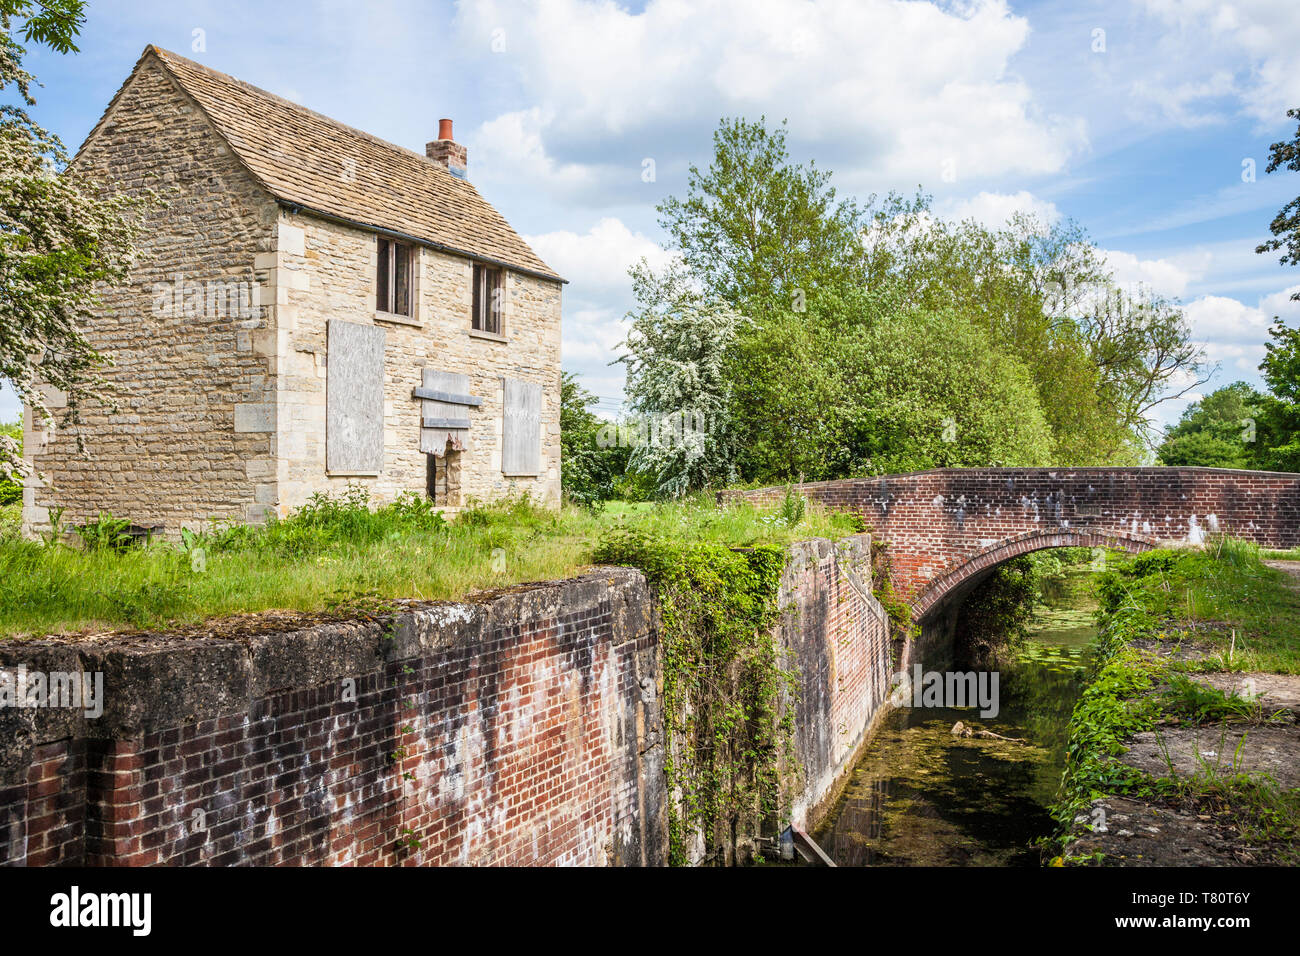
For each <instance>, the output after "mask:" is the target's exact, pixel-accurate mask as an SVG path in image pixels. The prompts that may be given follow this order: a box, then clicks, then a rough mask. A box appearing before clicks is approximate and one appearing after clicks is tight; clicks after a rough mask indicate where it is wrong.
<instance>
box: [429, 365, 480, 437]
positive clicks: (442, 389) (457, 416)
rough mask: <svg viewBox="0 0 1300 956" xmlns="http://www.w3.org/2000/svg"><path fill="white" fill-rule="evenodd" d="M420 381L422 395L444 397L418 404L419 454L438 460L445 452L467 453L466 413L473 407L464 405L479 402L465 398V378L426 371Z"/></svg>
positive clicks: (466, 396) (466, 395)
mask: <svg viewBox="0 0 1300 956" xmlns="http://www.w3.org/2000/svg"><path fill="white" fill-rule="evenodd" d="M420 378H421V385H422V386H423V389H422V390H423V391H425V392H426V393H428V394H437V395H444V396H445V400H436V399H425V400H424V401H422V402H421V406H422V407H421V410H420V417H421V419H422V421H421V427H420V451H422V452H424V454H426V455H437V456H439V457H441V456H442V455H444V454H446V452H447V449H448V448H450V449H451V450H452V451H465V450H467V449H468V448H469V415H470V410H471V409H472V408H474V407H476V406H475V405H473V404H468V403H470V402H474V403H477V402H479V401H481V399H479V398H476V397H475V396H473V395H469V394H468V392H469V376H468V375H465V374H463V373H461V372H443V371H439V370H438V369H432V368H426V369H424V370H423V371H422V372H421V375H420ZM457 399H461V401H457Z"/></svg>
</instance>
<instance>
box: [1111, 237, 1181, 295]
mask: <svg viewBox="0 0 1300 956" xmlns="http://www.w3.org/2000/svg"><path fill="white" fill-rule="evenodd" d="M1102 253H1103V255H1104V256H1105V257H1106V263H1107V265H1109V266H1110V269H1111V271H1112V272H1113V273H1114V276H1115V282H1116V283H1118V285H1119V286H1120V287H1121V288H1124V289H1134V288H1136V287H1138V286H1142V287H1144V288H1147V289H1150V290H1151V291H1153V292H1156V293H1159V294H1160V295H1163V296H1168V297H1171V298H1177V297H1178V296H1181V295H1182V294H1183V293H1184V292H1185V291H1186V290H1187V285H1188V283H1190V282H1191V281H1192V280H1193V279H1194V278H1196V275H1197V273H1196V272H1195V271H1192V270H1190V269H1188V268H1186V267H1184V266H1181V265H1178V264H1177V263H1174V262H1172V261H1170V260H1168V259H1139V258H1138V257H1137V256H1135V255H1133V253H1131V252H1119V251H1116V250H1114V249H1105V250H1102Z"/></svg>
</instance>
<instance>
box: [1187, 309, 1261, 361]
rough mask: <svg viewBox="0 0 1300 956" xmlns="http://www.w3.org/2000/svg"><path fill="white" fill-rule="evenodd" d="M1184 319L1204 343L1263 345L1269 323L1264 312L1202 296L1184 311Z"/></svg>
mask: <svg viewBox="0 0 1300 956" xmlns="http://www.w3.org/2000/svg"><path fill="white" fill-rule="evenodd" d="M1183 315H1184V316H1185V317H1186V318H1187V322H1188V324H1189V325H1190V326H1191V327H1192V334H1193V335H1194V336H1195V337H1196V338H1197V339H1198V340H1200V341H1204V342H1220V343H1228V342H1245V341H1257V342H1261V343H1262V342H1263V341H1264V339H1265V338H1266V337H1267V336H1268V323H1269V319H1268V318H1267V317H1266V316H1265V315H1264V312H1263V311H1261V310H1260V309H1258V308H1255V307H1253V306H1249V305H1245V304H1244V303H1241V302H1238V301H1237V300H1236V299H1229V298H1226V297H1225V296H1221V295H1207V296H1202V297H1201V298H1199V299H1196V300H1195V301H1193V302H1189V303H1188V304H1187V305H1186V306H1184V307H1183ZM1223 354H1225V355H1227V353H1226V352H1225V353H1223ZM1230 357H1231V356H1230Z"/></svg>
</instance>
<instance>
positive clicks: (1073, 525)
mask: <svg viewBox="0 0 1300 956" xmlns="http://www.w3.org/2000/svg"><path fill="white" fill-rule="evenodd" d="M795 488H796V489H797V490H798V491H800V492H801V493H803V494H804V495H806V496H807V497H808V498H809V499H810V500H812V501H816V502H818V503H820V504H823V505H825V506H827V507H832V508H839V509H843V510H846V511H852V512H855V513H857V514H859V515H861V516H862V518H863V520H864V521H865V522H866V524H867V525H868V527H869V528H870V529H871V530H872V531H873V533H874V536H875V537H876V539H878V540H880V541H881V542H883V543H885V544H886V545H888V548H889V551H888V554H889V560H890V568H891V573H892V577H893V581H894V586H895V588H896V589H897V590H898V591H899V593H900V594H901V595H903V596H904V597H905V598H907V599H908V600H909V601H910V602H911V603H912V608H913V612H914V614H916V615H917V616H918V617H920V616H922V615H924V614H925V613H927V612H928V611H930V610H931V609H933V608H934V607H936V606H937V605H938V604H939V603H940V602H941V601H942V600H943V599H944V598H945V597H946V596H947V595H948V594H950V593H952V592H953V590H954V589H956V588H958V587H961V586H963V585H968V584H969V583H971V582H972V580H973V579H974V576H976V575H979V576H982V575H983V574H987V573H988V572H989V571H990V570H991V569H992V568H993V567H995V566H996V565H997V564H1000V563H1001V562H1002V561H1005V560H1008V559H1009V558H1010V557H1014V556H1016V555H1017V554H1024V553H1028V552H1029V551H1035V550H1040V549H1042V548H1050V547H1063V546H1068V545H1067V544H1061V543H1053V542H1070V543H1084V542H1086V546H1089V547H1097V546H1102V545H1101V542H1113V543H1114V545H1115V546H1118V547H1123V548H1127V549H1128V550H1132V551H1137V550H1144V549H1146V548H1150V547H1153V546H1155V545H1158V544H1174V543H1183V544H1199V543H1200V542H1201V541H1203V540H1204V537H1205V535H1206V534H1207V533H1208V534H1213V533H1216V532H1225V533H1228V534H1231V535H1233V536H1235V537H1239V538H1245V539H1247V540H1249V541H1254V542H1257V543H1258V544H1261V545H1264V546H1267V547H1273V548H1291V547H1295V546H1297V545H1300V474H1291V473H1283V472H1260V471H1236V470H1231V469H1224V468H1163V467H1156V468H943V469H936V470H933V471H920V472H911V473H909V474H903V475H882V476H879V477H875V478H850V479H844V480H840V481H823V482H807V483H803V484H799V485H795ZM784 494H785V488H784V487H771V488H758V489H753V490H734V491H723V492H721V493H720V494H719V499H720V500H721V501H740V500H748V501H754V502H765V503H773V502H778V501H780V500H781V498H782V497H783V496H784ZM1094 542H1096V543H1094Z"/></svg>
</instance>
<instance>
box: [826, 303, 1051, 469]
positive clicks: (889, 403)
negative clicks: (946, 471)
mask: <svg viewBox="0 0 1300 956" xmlns="http://www.w3.org/2000/svg"><path fill="white" fill-rule="evenodd" d="M844 375H845V380H846V383H847V384H848V390H849V391H850V392H851V394H853V395H854V396H855V402H854V405H853V407H852V410H851V411H850V412H849V413H848V414H847V416H846V417H847V418H848V421H847V423H846V425H845V431H846V434H847V443H846V447H847V449H848V450H849V451H848V454H850V455H851V456H852V458H853V459H855V460H857V461H860V462H863V463H864V464H865V465H866V468H865V470H866V471H869V472H871V473H875V474H889V473H896V472H905V471H916V470H921V469H926V468H972V467H984V466H990V465H1046V464H1049V463H1050V462H1051V456H1052V435H1051V431H1050V429H1049V428H1048V426H1047V422H1046V419H1045V418H1044V416H1043V412H1042V409H1041V407H1040V406H1039V403H1038V397H1037V395H1036V393H1035V389H1034V383H1033V379H1032V377H1031V376H1030V374H1029V372H1028V370H1027V369H1026V368H1025V367H1024V365H1023V364H1022V363H1021V362H1020V361H1019V360H1018V359H1016V358H1015V357H1014V356H1010V355H1006V354H1003V353H1002V352H1000V351H998V350H997V349H996V348H995V347H993V344H992V343H991V342H990V341H989V336H988V333H987V332H985V331H984V330H983V329H981V328H979V327H978V326H976V325H975V324H973V323H971V322H969V321H967V320H965V319H964V318H963V317H961V316H960V315H957V314H954V313H953V312H922V311H911V312H904V313H902V314H900V315H897V316H893V317H891V318H889V319H888V320H887V321H883V322H880V323H877V324H876V325H874V326H873V327H872V328H870V329H868V330H866V331H865V332H862V333H856V334H855V335H854V348H853V349H852V350H851V351H850V350H847V349H846V362H845V371H844Z"/></svg>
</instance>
